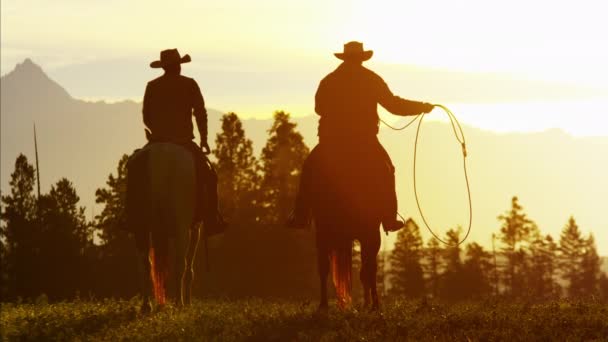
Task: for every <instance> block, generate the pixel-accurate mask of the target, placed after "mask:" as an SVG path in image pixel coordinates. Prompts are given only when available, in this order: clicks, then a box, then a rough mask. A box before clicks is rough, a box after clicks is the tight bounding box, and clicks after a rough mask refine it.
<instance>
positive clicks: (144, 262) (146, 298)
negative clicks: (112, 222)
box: [135, 234, 152, 313]
mask: <svg viewBox="0 0 608 342" xmlns="http://www.w3.org/2000/svg"><path fill="white" fill-rule="evenodd" d="M135 239H136V249H135V253H136V258H137V275H138V277H137V280H138V282H139V291H140V293H141V296H142V305H141V311H142V313H147V312H150V310H151V307H150V305H151V297H152V278H151V277H150V258H149V244H150V241H149V240H150V235H149V234H146V236H145V237H144V236H137V235H136V237H135Z"/></svg>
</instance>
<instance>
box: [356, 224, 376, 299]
mask: <svg viewBox="0 0 608 342" xmlns="http://www.w3.org/2000/svg"><path fill="white" fill-rule="evenodd" d="M360 242H361V282H362V283H363V289H364V291H365V304H366V306H367V305H369V299H368V298H369V297H371V301H372V303H371V305H372V307H371V309H372V310H378V309H380V301H379V299H378V289H377V284H376V274H377V272H378V263H377V260H376V258H377V257H378V252H379V251H380V230H379V229H375V230H374V231H373V232H370V234H366V236H365V237H364V238H363V239H362V240H361V241H360Z"/></svg>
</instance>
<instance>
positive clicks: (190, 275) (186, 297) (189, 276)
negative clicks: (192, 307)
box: [181, 224, 201, 305]
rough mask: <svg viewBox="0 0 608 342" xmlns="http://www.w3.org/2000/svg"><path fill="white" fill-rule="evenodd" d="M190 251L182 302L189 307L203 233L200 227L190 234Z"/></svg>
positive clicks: (185, 271)
mask: <svg viewBox="0 0 608 342" xmlns="http://www.w3.org/2000/svg"><path fill="white" fill-rule="evenodd" d="M188 236H189V238H188V249H187V250H186V268H185V270H184V275H183V276H182V281H181V289H182V291H181V301H182V304H183V305H189V304H190V303H191V302H192V282H193V280H194V257H195V256H196V250H197V248H198V242H199V240H200V236H201V231H200V225H198V224H195V226H194V227H193V228H192V229H191V230H190V232H189V234H188Z"/></svg>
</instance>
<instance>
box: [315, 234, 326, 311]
mask: <svg viewBox="0 0 608 342" xmlns="http://www.w3.org/2000/svg"><path fill="white" fill-rule="evenodd" d="M317 267H318V271H319V280H320V282H321V301H320V303H319V310H327V308H328V307H329V304H328V301H327V278H328V277H329V248H327V246H325V245H324V244H319V240H317Z"/></svg>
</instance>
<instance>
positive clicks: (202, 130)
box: [192, 80, 207, 144]
mask: <svg viewBox="0 0 608 342" xmlns="http://www.w3.org/2000/svg"><path fill="white" fill-rule="evenodd" d="M192 82H193V83H194V86H193V88H192V91H193V94H192V95H193V98H192V99H193V103H192V109H193V111H192V114H193V115H194V117H195V118H196V126H197V128H198V133H199V134H200V136H201V143H203V144H207V110H206V109H205V100H204V99H203V94H202V93H201V90H200V88H199V87H198V84H197V83H196V81H194V80H192Z"/></svg>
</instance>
